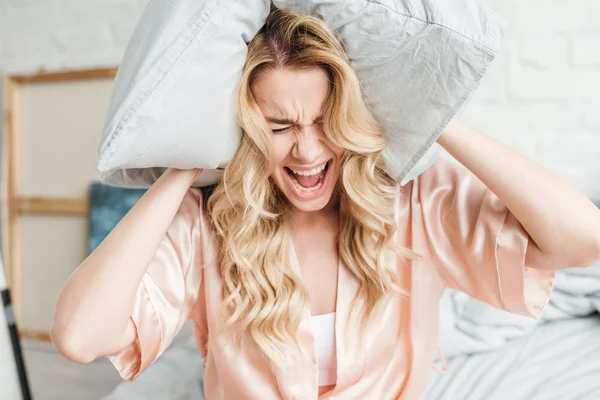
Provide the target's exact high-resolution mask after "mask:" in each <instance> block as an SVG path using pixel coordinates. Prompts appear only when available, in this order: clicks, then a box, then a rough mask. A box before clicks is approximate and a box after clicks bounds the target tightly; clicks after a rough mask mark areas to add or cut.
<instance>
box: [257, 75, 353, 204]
mask: <svg viewBox="0 0 600 400" xmlns="http://www.w3.org/2000/svg"><path fill="white" fill-rule="evenodd" d="M328 91H329V80H328V79H327V75H326V72H325V71H323V70H321V69H318V68H311V69H302V70H298V69H288V68H284V69H275V70H268V71H265V72H263V73H262V74H261V75H260V76H259V77H258V79H257V80H256V81H255V83H254V85H253V87H252V93H253V95H254V98H255V99H256V102H257V104H258V106H259V108H260V110H261V112H262V114H263V116H264V117H265V118H266V120H267V122H268V123H269V126H270V127H271V130H272V131H273V134H272V136H271V140H272V143H273V148H274V150H275V157H276V166H275V170H274V171H273V173H272V175H271V176H272V178H273V181H274V182H275V184H276V185H277V186H278V187H279V189H280V190H281V191H282V192H283V193H284V195H285V196H286V198H287V199H288V200H289V202H290V203H291V204H292V206H293V207H295V208H297V209H298V210H302V211H317V210H321V209H323V208H324V207H325V206H326V205H327V204H328V203H329V201H330V199H331V196H332V194H333V189H334V188H335V184H336V182H337V180H338V177H339V175H340V169H341V157H342V155H343V149H342V148H340V147H337V146H335V145H334V144H333V143H332V142H331V141H330V140H329V139H328V137H327V135H326V134H325V132H324V131H323V129H322V123H321V119H322V109H323V105H324V104H325V100H326V99H327V95H328Z"/></svg>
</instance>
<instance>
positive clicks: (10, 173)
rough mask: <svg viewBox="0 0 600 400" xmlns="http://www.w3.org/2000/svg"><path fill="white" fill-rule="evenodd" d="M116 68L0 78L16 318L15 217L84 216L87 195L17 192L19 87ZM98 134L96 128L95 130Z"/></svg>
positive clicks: (5, 242) (5, 213) (44, 335)
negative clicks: (59, 195) (1, 82)
mask: <svg viewBox="0 0 600 400" xmlns="http://www.w3.org/2000/svg"><path fill="white" fill-rule="evenodd" d="M116 72H117V69H116V68H108V69H95V70H86V71H68V72H60V73H39V74H34V75H19V76H7V77H5V78H4V110H3V111H4V118H3V121H4V127H3V132H4V138H3V139H4V140H3V145H2V151H3V154H2V161H3V165H2V179H1V182H2V210H1V215H2V252H3V254H4V256H5V270H6V271H5V272H6V278H7V282H8V287H9V288H10V289H11V293H12V296H13V306H14V310H15V317H16V320H17V321H21V320H22V319H21V318H22V310H23V309H22V295H23V293H22V290H21V289H22V276H21V270H20V262H21V260H20V255H19V252H18V249H19V248H20V243H19V238H20V233H19V220H20V219H21V218H22V217H23V216H31V215H44V216H74V217H87V214H88V199H87V198H85V197H84V198H62V197H47V196H25V195H21V194H20V192H19V182H20V180H19V179H20V171H19V162H18V161H19V156H20V155H19V150H18V144H19V136H20V129H21V127H20V126H19V112H20V110H19V95H20V91H21V89H22V88H23V87H26V86H27V85H32V84H40V83H41V84H43V83H57V82H63V81H81V80H94V79H107V78H110V79H113V78H114V76H115V74H116ZM98 135H99V132H98ZM19 334H20V336H21V337H24V338H34V339H38V340H43V341H50V335H49V332H46V331H42V332H40V331H35V330H28V329H21V330H20V332H19Z"/></svg>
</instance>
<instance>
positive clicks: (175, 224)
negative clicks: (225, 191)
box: [108, 188, 202, 381]
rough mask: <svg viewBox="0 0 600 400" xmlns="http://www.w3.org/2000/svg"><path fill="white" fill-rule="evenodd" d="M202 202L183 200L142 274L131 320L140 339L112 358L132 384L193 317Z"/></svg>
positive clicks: (193, 195) (194, 196)
mask: <svg viewBox="0 0 600 400" xmlns="http://www.w3.org/2000/svg"><path fill="white" fill-rule="evenodd" d="M201 196H202V195H201V193H200V191H199V190H198V189H195V188H192V189H190V190H189V191H188V193H187V194H186V195H185V197H184V199H183V201H182V203H181V206H180V208H179V210H178V211H177V213H176V215H175V217H174V218H173V221H172V223H171V225H170V226H169V228H168V230H167V233H166V234H165V236H164V238H163V239H162V241H161V243H160V245H159V247H158V249H157V251H156V254H155V256H154V258H153V259H152V262H151V263H150V265H149V266H148V269H147V270H146V272H145V273H144V276H143V278H142V281H141V283H140V285H139V287H138V289H137V294H136V297H135V302H134V306H133V310H132V312H131V316H130V318H131V320H132V321H133V323H134V324H135V328H136V331H137V339H136V340H135V341H134V342H133V343H131V344H130V345H129V346H128V347H126V348H124V349H123V350H121V351H119V352H118V353H116V354H113V355H110V356H108V358H109V360H110V361H111V362H112V363H113V365H114V366H115V367H116V369H117V370H118V371H119V374H120V375H121V377H122V378H123V379H126V380H129V381H133V380H134V379H135V378H136V377H137V376H138V375H139V374H140V373H141V372H143V371H144V370H145V369H146V368H147V367H148V366H150V365H151V364H152V363H153V362H154V361H155V360H156V359H157V358H158V357H160V355H161V354H162V353H163V352H164V350H165V349H166V348H168V347H169V345H170V344H171V342H172V341H173V339H174V338H175V336H176V335H177V333H179V331H180V330H181V329H182V327H183V325H184V323H185V321H186V320H187V319H188V318H189V317H190V315H191V314H192V312H193V311H194V308H195V305H196V303H197V297H198V292H199V289H200V285H201V283H202V270H201V269H200V266H201V265H202V251H201V238H200V236H201V235H200V233H201V204H202V202H201ZM141 223H143V222H141Z"/></svg>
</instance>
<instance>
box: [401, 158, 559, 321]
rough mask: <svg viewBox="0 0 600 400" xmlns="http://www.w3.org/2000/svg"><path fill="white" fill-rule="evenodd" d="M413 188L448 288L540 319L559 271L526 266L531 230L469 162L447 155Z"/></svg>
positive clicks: (432, 253) (431, 251)
mask: <svg viewBox="0 0 600 400" xmlns="http://www.w3.org/2000/svg"><path fill="white" fill-rule="evenodd" d="M412 189H413V191H412V193H411V196H412V200H413V202H414V203H415V204H418V208H419V209H420V214H421V215H420V218H421V220H422V221H421V223H422V225H423V229H421V230H420V231H421V232H422V234H424V235H425V236H426V237H423V238H419V239H421V240H423V241H425V242H426V244H427V250H426V251H428V252H429V254H430V256H431V257H432V262H433V264H434V266H435V267H436V268H437V270H438V272H439V275H440V277H441V279H442V281H443V282H444V283H445V285H446V287H448V288H454V289H458V290H461V291H463V292H465V293H467V294H468V295H470V296H471V297H474V298H476V299H478V300H481V301H483V302H485V303H488V304H490V305H492V306H494V307H496V308H499V309H503V310H506V311H509V312H513V313H516V314H521V315H525V316H529V317H533V318H536V319H539V318H540V317H541V315H542V312H543V310H544V309H545V307H546V305H547V304H548V301H549V296H550V292H551V291H552V287H553V283H554V271H545V270H540V269H535V268H532V266H528V265H525V254H526V251H527V245H528V243H529V241H530V237H529V234H528V233H527V232H526V231H525V229H524V228H523V226H522V225H521V223H520V222H519V221H518V220H517V219H516V218H515V216H514V215H513V214H512V213H511V212H510V211H509V210H508V208H507V207H506V206H505V205H504V204H503V203H502V202H501V201H500V199H499V198H498V197H497V196H496V195H495V194H494V193H493V192H492V191H491V190H489V189H488V188H487V187H486V186H485V185H484V184H483V182H481V181H480V180H479V179H478V178H477V177H476V176H475V175H474V174H473V173H471V172H470V171H469V170H468V169H466V168H465V167H464V166H462V165H457V164H455V163H453V162H451V161H448V160H444V159H439V160H437V161H436V162H435V163H434V164H433V165H432V167H431V168H430V169H429V170H427V171H426V172H425V173H423V174H422V175H420V176H419V177H417V179H416V180H415V181H414V185H413V188H412Z"/></svg>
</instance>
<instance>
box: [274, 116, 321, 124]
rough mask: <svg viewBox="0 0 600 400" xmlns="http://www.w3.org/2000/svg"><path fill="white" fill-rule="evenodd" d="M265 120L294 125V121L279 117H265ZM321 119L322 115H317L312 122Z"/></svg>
mask: <svg viewBox="0 0 600 400" xmlns="http://www.w3.org/2000/svg"><path fill="white" fill-rule="evenodd" d="M266 119H267V122H269V123H272V124H277V125H295V124H296V121H292V120H291V119H285V118H283V119H281V118H273V117H267V118H266ZM322 120H323V116H322V115H321V116H318V117H317V118H315V120H314V121H313V122H320V121H322Z"/></svg>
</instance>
